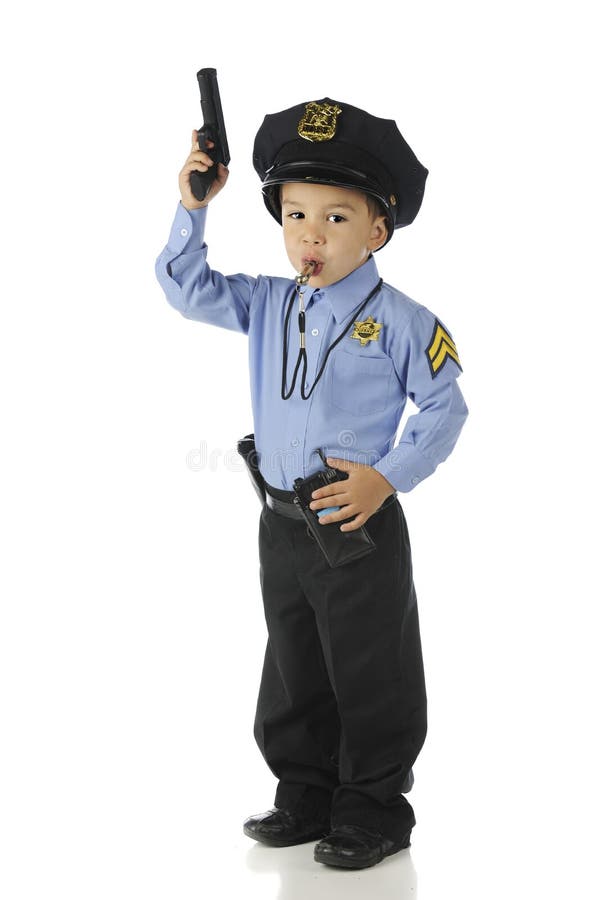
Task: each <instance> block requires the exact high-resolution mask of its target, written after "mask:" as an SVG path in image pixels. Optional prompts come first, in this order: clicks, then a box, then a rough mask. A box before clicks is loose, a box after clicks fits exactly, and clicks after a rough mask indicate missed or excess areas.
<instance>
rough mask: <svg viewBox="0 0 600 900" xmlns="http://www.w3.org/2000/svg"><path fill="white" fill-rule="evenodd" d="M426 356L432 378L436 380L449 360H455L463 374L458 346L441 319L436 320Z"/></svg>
mask: <svg viewBox="0 0 600 900" xmlns="http://www.w3.org/2000/svg"><path fill="white" fill-rule="evenodd" d="M425 355H426V356H427V362H428V363H429V371H430V372H431V377H432V378H435V376H436V375H438V374H439V373H440V372H441V370H442V369H443V368H444V366H445V364H446V361H447V360H448V359H453V360H454V362H455V363H456V365H457V366H458V368H459V369H460V371H461V372H462V366H461V364H460V360H459V358H458V351H457V349H456V344H455V343H454V341H453V340H452V338H451V337H450V335H449V334H448V332H447V331H446V329H445V328H444V326H443V325H442V323H441V322H440V321H439V319H436V320H435V325H434V326H433V334H432V335H431V340H430V342H429V346H428V348H427V350H426V351H425Z"/></svg>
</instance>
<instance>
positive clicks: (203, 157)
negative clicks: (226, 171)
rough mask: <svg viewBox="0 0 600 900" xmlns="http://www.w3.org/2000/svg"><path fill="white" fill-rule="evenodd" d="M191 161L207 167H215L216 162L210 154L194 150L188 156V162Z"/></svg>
mask: <svg viewBox="0 0 600 900" xmlns="http://www.w3.org/2000/svg"><path fill="white" fill-rule="evenodd" d="M191 159H193V160H196V161H197V162H202V163H204V165H205V166H212V165H214V160H213V159H211V157H210V156H209V155H208V153H205V152H204V151H203V150H192V152H191V153H190V155H189V156H188V161H189V160H191Z"/></svg>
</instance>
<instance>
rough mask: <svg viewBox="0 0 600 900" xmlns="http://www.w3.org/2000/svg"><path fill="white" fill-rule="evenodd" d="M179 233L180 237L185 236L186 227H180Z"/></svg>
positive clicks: (186, 233) (186, 234) (186, 232)
mask: <svg viewBox="0 0 600 900" xmlns="http://www.w3.org/2000/svg"><path fill="white" fill-rule="evenodd" d="M179 234H180V235H181V237H187V236H188V230H187V228H182V229H181V231H180V232H179Z"/></svg>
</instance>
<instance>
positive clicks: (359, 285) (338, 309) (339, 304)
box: [307, 256, 379, 323]
mask: <svg viewBox="0 0 600 900" xmlns="http://www.w3.org/2000/svg"><path fill="white" fill-rule="evenodd" d="M378 281H379V272H378V271H377V265H376V263H375V260H374V258H373V257H372V256H370V257H369V258H368V259H367V261H366V262H365V263H363V264H362V266H359V267H358V269H354V271H353V272H350V274H349V275H346V277H345V278H342V279H341V280H340V281H336V282H335V283H334V284H330V285H328V286H327V287H324V288H313V289H312V290H311V297H312V296H313V294H316V293H317V291H318V292H319V294H320V295H321V296H322V297H324V298H325V299H326V300H328V301H329V304H330V306H331V310H332V312H333V317H334V319H335V321H336V322H338V323H339V322H343V321H344V319H346V318H347V317H348V316H349V315H350V313H351V312H352V311H353V310H355V309H356V307H357V306H359V305H360V303H361V302H362V301H363V300H366V298H367V297H368V295H369V293H370V292H371V291H372V290H373V288H374V287H375V285H376V284H377V282H378ZM307 293H308V292H307Z"/></svg>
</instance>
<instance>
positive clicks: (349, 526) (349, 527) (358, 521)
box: [340, 513, 369, 531]
mask: <svg viewBox="0 0 600 900" xmlns="http://www.w3.org/2000/svg"><path fill="white" fill-rule="evenodd" d="M368 518H369V517H368V516H366V515H365V514H364V513H359V514H358V515H357V516H356V517H355V518H354V519H352V521H351V522H344V524H343V525H340V531H357V530H358V529H359V528H360V527H361V525H364V524H365V522H366V521H367V519H368Z"/></svg>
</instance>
